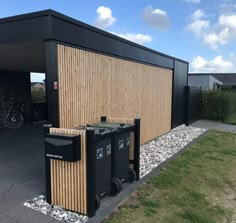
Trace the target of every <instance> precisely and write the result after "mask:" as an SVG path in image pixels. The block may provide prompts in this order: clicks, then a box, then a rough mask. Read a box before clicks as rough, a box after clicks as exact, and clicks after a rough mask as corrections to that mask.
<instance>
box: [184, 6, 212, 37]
mask: <svg viewBox="0 0 236 223" xmlns="http://www.w3.org/2000/svg"><path fill="white" fill-rule="evenodd" d="M204 17H205V13H204V11H203V10H201V9H197V10H196V11H195V12H194V13H193V14H192V15H191V20H192V21H191V23H189V24H188V25H187V26H186V29H187V31H190V32H193V33H194V34H195V36H196V37H198V38H201V37H202V35H203V34H204V32H205V31H206V30H207V29H208V28H209V26H210V21H209V20H205V19H203V18H204Z"/></svg>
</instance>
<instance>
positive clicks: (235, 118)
mask: <svg viewBox="0 0 236 223" xmlns="http://www.w3.org/2000/svg"><path fill="white" fill-rule="evenodd" d="M224 123H226V124H231V125H236V112H234V113H232V114H231V115H229V116H228V117H227V118H226V119H225V120H224Z"/></svg>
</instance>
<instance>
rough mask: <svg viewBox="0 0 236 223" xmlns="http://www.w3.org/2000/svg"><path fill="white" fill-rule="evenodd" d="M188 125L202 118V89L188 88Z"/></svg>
mask: <svg viewBox="0 0 236 223" xmlns="http://www.w3.org/2000/svg"><path fill="white" fill-rule="evenodd" d="M186 97H187V105H186V106H187V107H186V109H187V114H186V124H187V125H190V124H192V123H193V122H195V121H197V120H199V119H200V118H201V107H202V88H201V87H190V86H186Z"/></svg>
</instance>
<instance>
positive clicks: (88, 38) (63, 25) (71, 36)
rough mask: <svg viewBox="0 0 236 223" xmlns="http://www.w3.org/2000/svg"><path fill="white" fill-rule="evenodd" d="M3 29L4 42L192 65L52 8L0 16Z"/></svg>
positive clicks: (159, 63)
mask: <svg viewBox="0 0 236 223" xmlns="http://www.w3.org/2000/svg"><path fill="white" fill-rule="evenodd" d="M0 31H1V35H0V44H2V43H8V42H10V43H12V42H20V41H33V40H56V41H58V42H60V43H65V44H69V45H73V46H77V47H81V48H86V49H90V50H92V51H96V52H101V53H104V54H109V55H114V56H117V57H121V58H125V59H130V60H135V61H139V62H143V63H147V64H152V65H157V66H161V67H165V68H169V69H174V60H178V61H181V62H182V63H186V64H188V62H186V61H184V60H181V59H178V58H175V57H172V56H169V55H166V54H163V53H160V52H157V51H155V50H152V49H149V48H147V47H144V46H141V45H139V44H136V43H133V42H131V41H128V40H126V39H123V38H120V37H118V36H116V35H113V34H111V33H108V32H105V31H103V30H100V29H98V28H96V27H93V26H90V25H88V24H85V23H83V22H80V21H78V20H76V19H73V18H71V17H68V16H65V15H63V14H61V13H58V12H56V11H54V10H51V9H49V10H44V11H39V12H33V13H28V14H23V15H18V16H13V17H8V18H3V19H0ZM2 34H3V35H2Z"/></svg>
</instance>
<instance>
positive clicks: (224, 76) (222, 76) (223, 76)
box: [213, 73, 236, 90]
mask: <svg viewBox="0 0 236 223" xmlns="http://www.w3.org/2000/svg"><path fill="white" fill-rule="evenodd" d="M213 75H214V77H215V78H217V79H218V80H219V81H221V82H222V83H223V85H224V86H230V87H232V89H235V90H236V73H216V74H213Z"/></svg>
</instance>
